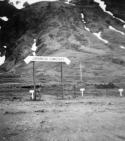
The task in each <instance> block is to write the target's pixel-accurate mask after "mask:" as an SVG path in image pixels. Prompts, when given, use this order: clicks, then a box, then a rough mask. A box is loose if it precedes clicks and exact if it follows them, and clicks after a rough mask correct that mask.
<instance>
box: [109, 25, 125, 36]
mask: <svg viewBox="0 0 125 141" xmlns="http://www.w3.org/2000/svg"><path fill="white" fill-rule="evenodd" d="M109 29H111V30H114V31H116V32H119V33H121V34H122V35H125V33H124V32H122V31H119V30H117V29H115V28H114V27H112V26H109Z"/></svg>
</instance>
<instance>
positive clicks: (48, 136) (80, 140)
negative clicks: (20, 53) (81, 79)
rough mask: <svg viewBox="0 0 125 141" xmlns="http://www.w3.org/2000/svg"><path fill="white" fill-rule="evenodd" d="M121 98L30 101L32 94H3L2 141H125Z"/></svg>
mask: <svg viewBox="0 0 125 141" xmlns="http://www.w3.org/2000/svg"><path fill="white" fill-rule="evenodd" d="M116 92H117V91H116ZM40 94H42V93H40ZM117 94H118V95H116V94H115V95H113V93H112V95H101V96H97V95H96V94H95V95H91V94H89V95H87V94H85V95H84V97H82V96H81V94H80V93H78V95H77V97H76V98H73V96H72V95H71V94H70V95H66V96H65V99H63V100H62V99H61V97H58V98H57V96H55V95H54V94H53V95H50V94H48V95H47V94H42V96H41V98H38V99H37V101H30V94H29V92H28V90H27V91H26V90H24V89H20V90H13V91H12V89H11V90H7V89H6V91H5V90H4V91H2V90H1V92H0V141H123V140H125V97H124V95H123V96H122V97H120V96H119V92H117Z"/></svg>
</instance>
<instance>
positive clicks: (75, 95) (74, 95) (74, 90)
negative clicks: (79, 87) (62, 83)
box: [74, 85, 76, 98]
mask: <svg viewBox="0 0 125 141" xmlns="http://www.w3.org/2000/svg"><path fill="white" fill-rule="evenodd" d="M74 96H75V98H76V86H75V85H74Z"/></svg>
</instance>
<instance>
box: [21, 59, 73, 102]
mask: <svg viewBox="0 0 125 141" xmlns="http://www.w3.org/2000/svg"><path fill="white" fill-rule="evenodd" d="M24 61H25V63H26V64H28V63H29V62H31V61H33V82H34V99H33V100H36V85H35V61H42V62H60V63H61V84H62V98H64V92H63V66H62V63H63V62H65V63H66V64H67V65H69V64H70V62H71V61H70V60H69V59H68V58H66V57H47V56H28V57H26V58H25V59H24Z"/></svg>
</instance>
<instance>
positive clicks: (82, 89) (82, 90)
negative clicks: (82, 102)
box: [80, 88, 85, 96]
mask: <svg viewBox="0 0 125 141" xmlns="http://www.w3.org/2000/svg"><path fill="white" fill-rule="evenodd" d="M80 91H81V92H82V96H83V92H84V91H85V89H84V88H81V89H80Z"/></svg>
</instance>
